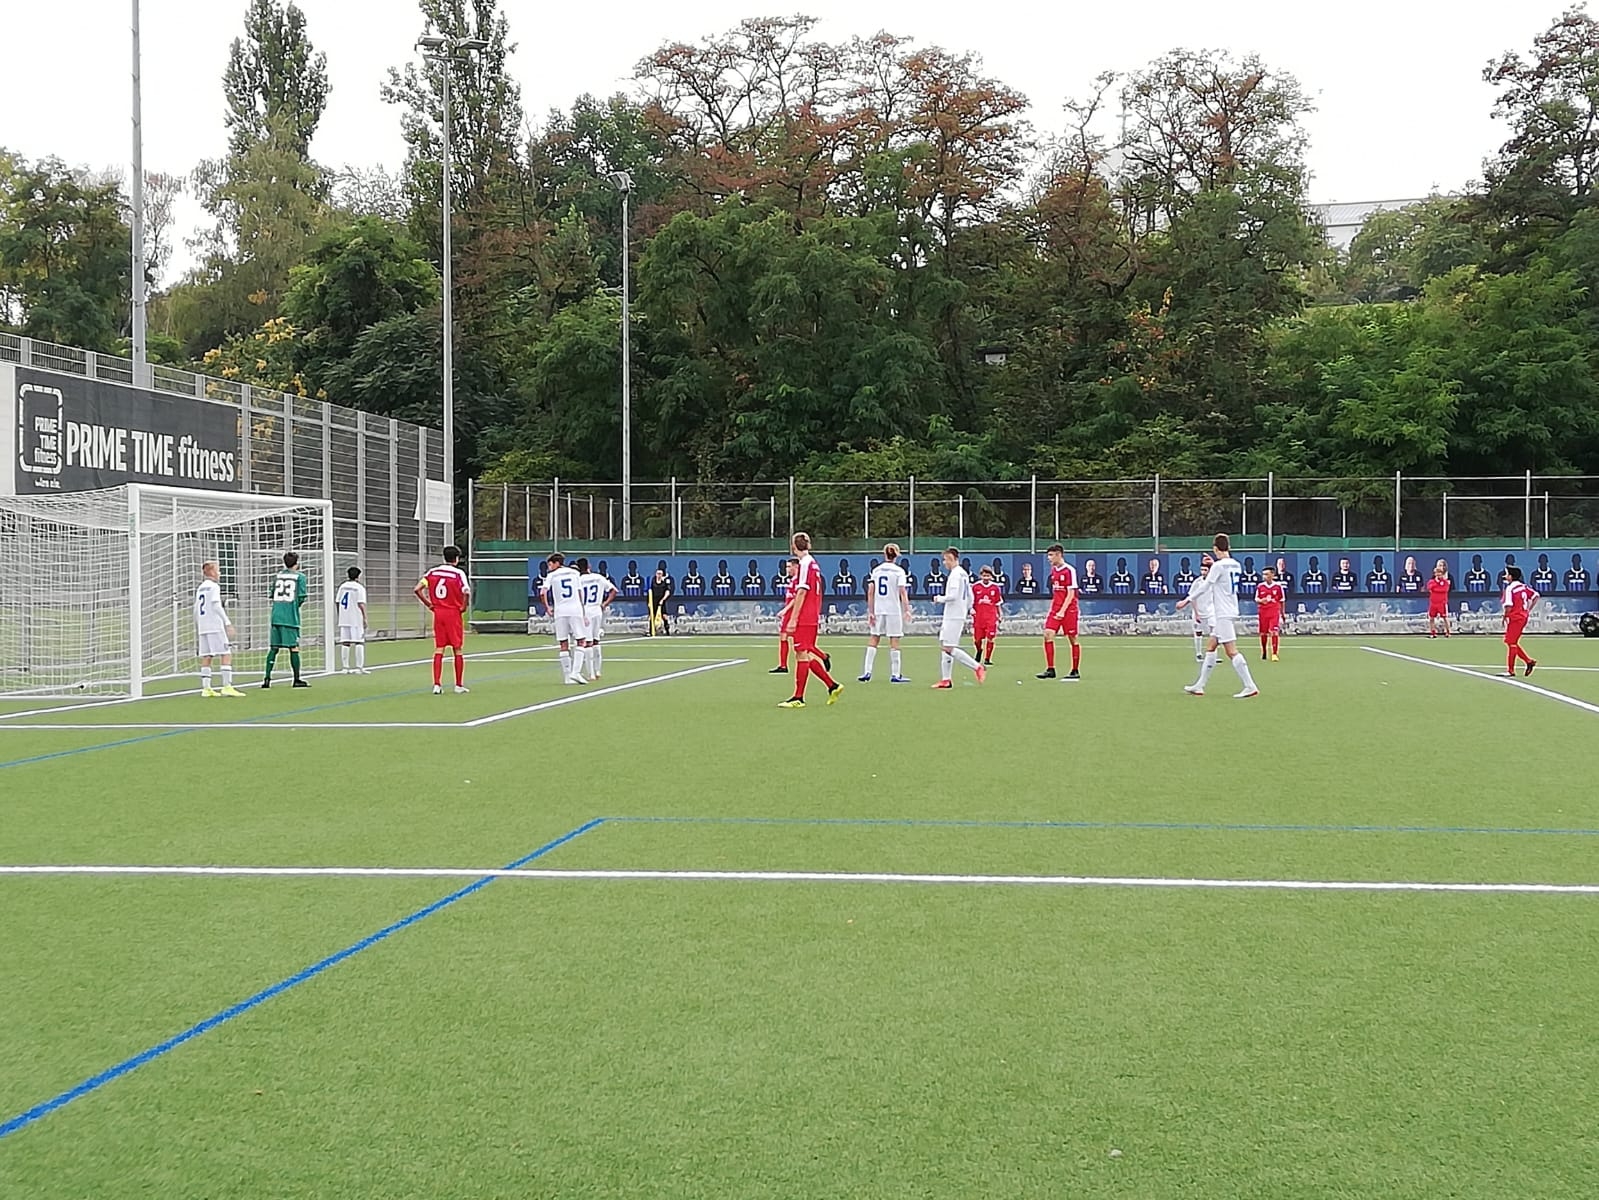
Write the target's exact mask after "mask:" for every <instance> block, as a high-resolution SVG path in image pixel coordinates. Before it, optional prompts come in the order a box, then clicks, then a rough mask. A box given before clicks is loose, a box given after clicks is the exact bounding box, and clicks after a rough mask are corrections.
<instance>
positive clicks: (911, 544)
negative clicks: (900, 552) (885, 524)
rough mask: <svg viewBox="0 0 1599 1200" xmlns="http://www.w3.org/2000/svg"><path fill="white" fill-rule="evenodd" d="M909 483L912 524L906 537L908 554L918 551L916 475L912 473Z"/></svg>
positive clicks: (910, 518)
mask: <svg viewBox="0 0 1599 1200" xmlns="http://www.w3.org/2000/svg"><path fill="white" fill-rule="evenodd" d="M909 483H910V510H909V521H910V524H909V526H908V528H907V529H906V534H907V536H906V538H905V553H906V554H915V553H916V476H914V475H912V476H911V477H910V480H909Z"/></svg>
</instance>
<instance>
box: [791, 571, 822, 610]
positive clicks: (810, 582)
mask: <svg viewBox="0 0 1599 1200" xmlns="http://www.w3.org/2000/svg"><path fill="white" fill-rule="evenodd" d="M794 591H795V593H796V594H797V595H798V597H799V615H798V616H797V617H795V619H794V624H795V625H796V626H807V627H809V626H816V625H820V624H821V623H822V568H821V567H819V566H817V565H816V560H815V559H814V558H812V557H811V556H810V555H809V554H807V555H806V556H805V557H804V558H802V559H800V565H799V574H798V575H797V576H796V577H795V579H794Z"/></svg>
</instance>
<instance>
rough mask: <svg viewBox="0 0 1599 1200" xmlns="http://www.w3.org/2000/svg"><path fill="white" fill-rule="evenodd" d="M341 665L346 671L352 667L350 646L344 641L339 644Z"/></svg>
mask: <svg viewBox="0 0 1599 1200" xmlns="http://www.w3.org/2000/svg"><path fill="white" fill-rule="evenodd" d="M339 666H340V667H342V668H343V669H344V670H346V671H348V670H349V669H350V647H349V646H348V645H347V644H345V643H343V642H341V643H340V644H339Z"/></svg>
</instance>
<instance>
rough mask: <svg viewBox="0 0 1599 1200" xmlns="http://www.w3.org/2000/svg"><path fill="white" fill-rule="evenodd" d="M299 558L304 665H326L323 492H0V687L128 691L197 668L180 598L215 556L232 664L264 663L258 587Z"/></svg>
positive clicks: (320, 669) (33, 691)
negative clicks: (305, 592)
mask: <svg viewBox="0 0 1599 1200" xmlns="http://www.w3.org/2000/svg"><path fill="white" fill-rule="evenodd" d="M288 550H293V551H295V552H297V553H298V554H299V555H300V564H299V565H300V569H301V570H302V571H304V572H305V573H306V576H307V583H308V584H309V596H308V598H307V601H306V606H305V611H304V612H303V613H302V617H301V620H302V626H301V639H302V640H301V644H302V650H303V653H304V654H305V663H304V666H305V669H306V670H307V671H309V672H312V673H326V672H328V671H330V670H332V669H333V665H334V652H333V650H332V646H333V644H334V641H335V638H336V633H337V629H336V623H337V615H336V613H335V611H334V607H333V595H334V593H335V592H336V591H337V588H338V583H337V580H336V578H335V573H334V572H335V559H334V542H333V505H332V502H331V501H328V500H319V499H310V498H302V497H294V496H263V495H257V494H254V493H237V492H210V491H202V490H199V489H191V488H172V487H161V486H156V485H151V484H127V485H125V486H123V487H119V488H111V489H106V490H103V491H84V492H63V493H58V494H55V495H34V496H0V695H13V696H17V695H24V696H48V695H58V694H78V693H82V692H92V693H98V694H120V695H131V696H135V697H138V696H142V695H144V694H145V693H146V691H147V690H148V689H149V687H150V686H151V685H153V684H158V683H160V682H161V681H163V680H167V679H173V678H181V677H185V676H187V675H189V674H191V673H192V672H193V671H195V670H197V668H198V659H197V657H196V654H197V650H198V647H197V638H196V633H195V625H194V617H193V603H194V594H195V589H196V587H197V586H198V585H199V582H200V568H201V564H203V563H205V562H208V561H214V562H216V563H217V564H218V569H219V574H220V584H221V588H222V594H223V599H224V603H225V604H226V606H227V609H228V614H229V617H230V618H231V620H232V623H233V626H234V632H235V636H234V653H233V663H234V667H235V669H236V670H240V671H241V672H243V673H249V672H251V671H253V670H257V669H259V667H260V666H261V665H262V664H263V663H264V661H265V655H266V649H267V643H268V640H269V634H270V610H271V601H270V592H271V584H272V579H273V576H275V575H276V573H277V572H278V571H279V570H281V569H282V565H283V554H284V552H285V551H288Z"/></svg>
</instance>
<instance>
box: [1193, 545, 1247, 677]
mask: <svg viewBox="0 0 1599 1200" xmlns="http://www.w3.org/2000/svg"><path fill="white" fill-rule="evenodd" d="M1215 552H1216V561H1215V562H1214V563H1213V564H1212V565H1211V568H1210V570H1209V571H1207V572H1206V573H1205V577H1204V578H1203V579H1201V580H1198V581H1196V582H1195V584H1194V586H1193V587H1192V588H1190V589H1189V591H1188V595H1187V596H1186V597H1184V598H1183V600H1181V601H1179V602H1178V607H1179V608H1181V607H1182V606H1183V605H1184V604H1187V603H1189V602H1190V601H1192V602H1193V603H1194V604H1195V605H1196V606H1197V605H1198V604H1199V602H1200V600H1201V599H1203V598H1204V597H1205V596H1208V597H1209V598H1210V601H1211V603H1212V604H1214V605H1215V611H1214V615H1213V616H1212V617H1211V627H1210V638H1209V640H1208V642H1207V643H1206V651H1205V658H1204V661H1203V662H1201V663H1200V666H1199V678H1198V679H1196V680H1194V682H1193V683H1191V684H1189V685H1188V686H1186V687H1185V688H1183V691H1185V692H1187V693H1188V694H1189V695H1190V696H1203V695H1204V694H1205V684H1207V683H1209V682H1210V673H1211V672H1212V671H1213V670H1215V669H1216V650H1217V647H1220V648H1221V649H1222V650H1223V651H1224V652H1225V653H1226V655H1227V657H1228V659H1229V660H1230V661H1231V662H1232V664H1233V670H1234V671H1235V672H1236V673H1237V675H1238V680H1239V682H1240V683H1242V684H1243V685H1244V687H1243V690H1242V691H1240V692H1238V693H1236V694H1235V695H1234V696H1233V699H1235V700H1248V699H1250V698H1251V697H1253V696H1258V695H1260V689H1259V688H1258V687H1256V686H1255V680H1254V677H1253V676H1251V675H1250V673H1249V660H1248V659H1246V658H1245V657H1244V656H1243V655H1242V654H1240V653H1238V578H1239V576H1240V575H1242V574H1243V568H1241V567H1240V566H1239V565H1238V560H1237V559H1236V558H1234V557H1233V555H1232V542H1231V540H1230V539H1229V538H1228V537H1227V535H1226V534H1225V533H1218V534H1217V535H1216V544H1215Z"/></svg>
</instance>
